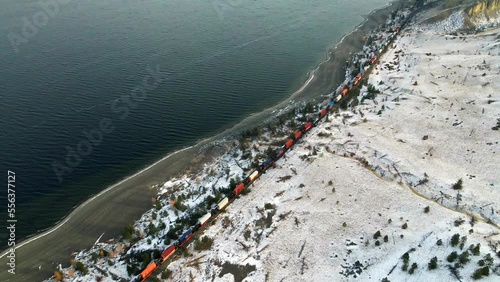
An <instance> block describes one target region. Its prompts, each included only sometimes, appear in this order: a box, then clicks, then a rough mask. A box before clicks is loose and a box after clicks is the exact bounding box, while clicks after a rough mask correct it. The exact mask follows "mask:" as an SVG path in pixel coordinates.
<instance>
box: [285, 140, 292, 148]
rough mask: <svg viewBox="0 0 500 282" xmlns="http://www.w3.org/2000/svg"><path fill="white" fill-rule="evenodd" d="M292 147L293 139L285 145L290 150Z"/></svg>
mask: <svg viewBox="0 0 500 282" xmlns="http://www.w3.org/2000/svg"><path fill="white" fill-rule="evenodd" d="M292 145H293V139H288V141H286V143H285V148H287V149H290V147H292Z"/></svg>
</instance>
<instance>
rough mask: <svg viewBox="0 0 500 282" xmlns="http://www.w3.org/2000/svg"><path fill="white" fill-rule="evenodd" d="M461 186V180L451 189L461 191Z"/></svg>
mask: <svg viewBox="0 0 500 282" xmlns="http://www.w3.org/2000/svg"><path fill="white" fill-rule="evenodd" d="M462 184H463V181H462V179H459V180H458V181H457V183H455V184H453V186H452V188H453V189H454V190H462V188H463V186H462Z"/></svg>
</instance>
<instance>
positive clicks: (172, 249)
mask: <svg viewBox="0 0 500 282" xmlns="http://www.w3.org/2000/svg"><path fill="white" fill-rule="evenodd" d="M174 253H175V246H170V247H168V248H167V249H166V250H165V251H164V252H163V253H162V254H161V262H162V263H163V262H165V261H166V260H167V259H168V258H170V257H171V256H172V255H173V254H174Z"/></svg>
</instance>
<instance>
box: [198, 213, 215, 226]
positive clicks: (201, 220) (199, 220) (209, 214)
mask: <svg viewBox="0 0 500 282" xmlns="http://www.w3.org/2000/svg"><path fill="white" fill-rule="evenodd" d="M211 217H212V214H211V213H207V214H205V215H204V216H202V217H200V219H198V223H200V224H201V226H203V225H205V223H207V221H208V220H209V219H210V218H211Z"/></svg>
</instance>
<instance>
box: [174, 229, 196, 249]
mask: <svg viewBox="0 0 500 282" xmlns="http://www.w3.org/2000/svg"><path fill="white" fill-rule="evenodd" d="M192 236H193V232H192V231H191V229H188V230H187V231H186V232H184V234H182V235H181V237H179V240H177V243H178V244H179V246H182V245H184V243H186V242H187V241H188V240H189V239H191V237H192Z"/></svg>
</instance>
